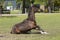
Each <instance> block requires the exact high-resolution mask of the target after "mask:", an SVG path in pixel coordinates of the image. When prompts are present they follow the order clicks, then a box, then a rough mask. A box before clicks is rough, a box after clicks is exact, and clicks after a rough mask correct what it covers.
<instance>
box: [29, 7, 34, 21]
mask: <svg viewBox="0 0 60 40" xmlns="http://www.w3.org/2000/svg"><path fill="white" fill-rule="evenodd" d="M28 19H29V20H32V21H33V20H35V13H34V9H33V8H32V7H31V8H29V13H28Z"/></svg>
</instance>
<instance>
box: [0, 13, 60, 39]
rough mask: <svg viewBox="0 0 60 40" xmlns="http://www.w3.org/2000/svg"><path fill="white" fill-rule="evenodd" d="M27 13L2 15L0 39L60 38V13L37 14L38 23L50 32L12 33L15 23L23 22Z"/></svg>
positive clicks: (0, 18) (0, 19)
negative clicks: (42, 33)
mask: <svg viewBox="0 0 60 40" xmlns="http://www.w3.org/2000/svg"><path fill="white" fill-rule="evenodd" d="M26 18H27V15H20V16H15V17H0V40H60V14H58V13H57V14H36V21H37V24H38V25H39V26H40V27H41V28H43V29H44V30H45V31H47V32H48V33H49V34H47V35H41V34H18V35H17V34H10V31H11V28H12V26H13V25H14V24H16V23H19V22H22V21H23V20H24V19H26Z"/></svg>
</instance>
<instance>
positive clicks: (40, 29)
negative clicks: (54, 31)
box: [36, 26, 48, 34]
mask: <svg viewBox="0 0 60 40" xmlns="http://www.w3.org/2000/svg"><path fill="white" fill-rule="evenodd" d="M36 29H37V30H39V32H40V33H41V34H48V33H47V32H45V31H44V30H43V29H42V28H40V27H39V26H36Z"/></svg>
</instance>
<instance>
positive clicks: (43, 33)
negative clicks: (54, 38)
mask: <svg viewBox="0 0 60 40" xmlns="http://www.w3.org/2000/svg"><path fill="white" fill-rule="evenodd" d="M40 33H41V34H48V33H47V32H42V31H40Z"/></svg>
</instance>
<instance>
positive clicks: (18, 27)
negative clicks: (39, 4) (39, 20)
mask: <svg viewBox="0 0 60 40" xmlns="http://www.w3.org/2000/svg"><path fill="white" fill-rule="evenodd" d="M37 10H38V8H36V7H35V6H32V7H30V8H29V13H28V18H27V19H25V20H24V21H23V22H21V23H18V24H15V25H14V26H13V28H12V30H11V33H13V34H20V33H28V32H30V31H31V30H32V29H37V30H39V32H40V33H41V34H47V33H46V32H44V30H42V29H41V28H40V27H39V26H38V25H37V24H36V21H35V12H36V11H37Z"/></svg>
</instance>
